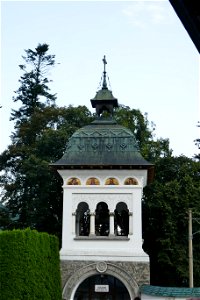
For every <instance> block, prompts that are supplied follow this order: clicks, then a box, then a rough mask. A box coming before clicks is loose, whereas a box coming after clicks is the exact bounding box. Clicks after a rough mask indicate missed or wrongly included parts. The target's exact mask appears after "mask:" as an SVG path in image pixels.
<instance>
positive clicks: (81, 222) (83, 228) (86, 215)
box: [76, 202, 90, 236]
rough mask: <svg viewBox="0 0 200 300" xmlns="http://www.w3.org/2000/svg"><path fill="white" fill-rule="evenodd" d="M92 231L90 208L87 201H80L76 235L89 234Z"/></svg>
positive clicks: (77, 212)
mask: <svg viewBox="0 0 200 300" xmlns="http://www.w3.org/2000/svg"><path fill="white" fill-rule="evenodd" d="M89 233H90V210H89V206H88V204H87V203H86V202H81V203H79V205H78V207H77V210H76V235H77V236H88V235H89Z"/></svg>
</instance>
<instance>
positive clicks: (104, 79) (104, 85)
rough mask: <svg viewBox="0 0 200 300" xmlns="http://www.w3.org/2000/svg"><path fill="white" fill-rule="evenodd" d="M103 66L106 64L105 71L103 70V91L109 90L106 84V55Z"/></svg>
mask: <svg viewBox="0 0 200 300" xmlns="http://www.w3.org/2000/svg"><path fill="white" fill-rule="evenodd" d="M102 61H103V64H104V70H103V86H102V88H103V89H107V82H106V65H107V61H106V56H105V55H104V57H103V59H102Z"/></svg>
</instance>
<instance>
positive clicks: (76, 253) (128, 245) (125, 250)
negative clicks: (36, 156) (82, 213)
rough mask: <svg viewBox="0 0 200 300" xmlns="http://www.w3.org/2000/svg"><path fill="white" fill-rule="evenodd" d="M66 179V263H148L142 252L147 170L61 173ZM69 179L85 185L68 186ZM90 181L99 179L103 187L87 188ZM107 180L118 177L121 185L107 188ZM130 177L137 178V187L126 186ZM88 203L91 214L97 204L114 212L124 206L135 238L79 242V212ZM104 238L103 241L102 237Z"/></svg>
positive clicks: (64, 253)
mask: <svg viewBox="0 0 200 300" xmlns="http://www.w3.org/2000/svg"><path fill="white" fill-rule="evenodd" d="M59 173H60V175H61V176H62V178H63V229H62V249H61V252H60V255H61V259H62V260H63V259H66V260H90V259H91V260H93V259H95V260H113V261H114V260H116V259H117V260H121V261H145V262H148V261H149V258H148V256H147V255H146V254H145V253H144V251H143V250H142V225H141V197H142V190H143V186H144V185H145V184H146V177H147V171H146V170H61V171H59ZM70 177H77V178H79V179H80V180H81V183H82V185H67V184H66V183H67V181H68V179H69V178H70ZM89 177H96V178H98V179H99V180H100V185H96V186H95V185H89V186H88V185H85V183H86V181H87V179H88V178H89ZM108 177H115V178H117V179H118V180H119V185H114V186H111V185H104V183H105V180H106V179H107V178H108ZM127 177H134V178H136V179H137V180H138V182H139V184H138V185H123V183H124V180H125V179H126V178H127ZM82 201H84V202H86V203H88V205H89V207H90V210H91V212H94V211H95V209H96V205H97V203H99V202H101V201H103V202H105V203H107V205H108V207H109V210H110V212H113V211H114V209H115V207H116V205H117V203H118V202H125V203H126V204H127V207H128V209H129V212H131V213H132V214H133V216H132V217H130V218H132V224H131V227H132V234H130V235H129V236H128V239H124V237H123V238H122V239H121V240H119V239H115V240H113V239H108V237H106V239H92V240H91V239H87V237H86V239H84V240H82V239H81V240H77V239H75V238H76V235H75V231H74V224H75V220H74V219H75V217H72V214H73V213H74V212H75V211H76V208H77V205H78V203H80V202H82ZM101 238H102V237H101Z"/></svg>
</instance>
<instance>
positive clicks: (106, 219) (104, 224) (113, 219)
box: [74, 202, 132, 236]
mask: <svg viewBox="0 0 200 300" xmlns="http://www.w3.org/2000/svg"><path fill="white" fill-rule="evenodd" d="M74 216H76V220H75V222H76V236H89V235H95V236H109V235H114V236H128V234H129V223H130V220H129V218H130V219H131V217H132V213H131V212H129V210H128V208H127V205H126V204H125V203H124V202H120V203H118V204H117V205H116V208H115V210H114V212H109V208H108V205H107V204H106V203H105V202H99V203H97V205H96V210H95V211H94V212H91V211H90V208H89V206H88V204H87V203H86V202H81V203H79V204H78V207H77V210H76V213H74Z"/></svg>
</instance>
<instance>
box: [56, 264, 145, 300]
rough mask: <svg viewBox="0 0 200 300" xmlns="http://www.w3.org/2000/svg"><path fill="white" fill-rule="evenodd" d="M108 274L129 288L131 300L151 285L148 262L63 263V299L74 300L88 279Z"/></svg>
mask: <svg viewBox="0 0 200 300" xmlns="http://www.w3.org/2000/svg"><path fill="white" fill-rule="evenodd" d="M98 274H107V275H111V276H114V277H116V278H118V279H119V280H120V281H121V282H122V283H123V284H124V285H125V286H126V288H127V290H128V292H129V294H130V299H131V300H133V299H134V298H135V297H136V296H138V294H139V287H140V286H141V285H143V284H149V281H150V271H149V263H148V262H119V261H96V262H95V261H68V260H62V261H61V276H62V287H63V299H65V300H73V298H74V295H75V292H76V290H77V288H78V286H79V285H80V283H81V282H83V281H84V280H85V279H86V278H88V277H90V276H92V275H98Z"/></svg>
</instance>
